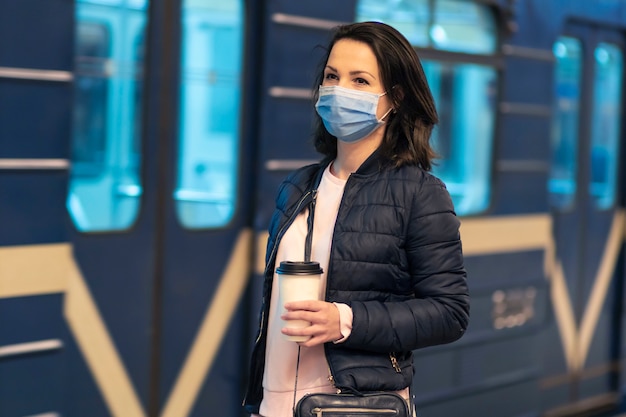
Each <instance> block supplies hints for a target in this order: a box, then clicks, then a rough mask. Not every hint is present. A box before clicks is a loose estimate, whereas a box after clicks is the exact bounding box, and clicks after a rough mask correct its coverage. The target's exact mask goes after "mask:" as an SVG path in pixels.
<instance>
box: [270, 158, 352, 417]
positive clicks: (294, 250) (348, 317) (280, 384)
mask: <svg viewBox="0 0 626 417" xmlns="http://www.w3.org/2000/svg"><path fill="white" fill-rule="evenodd" d="M329 167H330V165H329ZM329 167H327V168H326V170H325V171H324V173H323V175H322V180H321V182H320V185H319V188H318V194H317V200H316V205H315V221H314V222H313V242H312V246H311V260H312V261H316V262H319V263H320V266H321V267H322V269H323V273H322V277H321V285H320V287H321V295H322V297H321V299H324V297H323V295H324V294H325V293H326V273H327V271H328V261H329V257H330V247H331V243H332V236H333V230H334V227H335V221H336V219H337V211H338V210H339V204H340V203H341V197H342V196H343V190H344V187H345V185H346V180H341V179H339V178H337V177H335V176H333V175H332V174H331V173H330V169H329ZM307 217H308V210H305V212H304V213H300V214H299V215H298V216H297V217H296V219H295V220H294V222H293V223H292V224H291V226H290V227H289V229H288V230H287V231H286V232H285V235H284V236H283V238H282V240H281V242H280V244H279V246H278V252H277V254H276V265H279V264H280V262H281V261H301V260H304V241H305V238H306V233H307ZM278 290H279V284H278V276H277V274H276V272H274V280H273V284H272V295H271V299H270V310H269V317H268V330H267V332H268V334H267V350H266V358H265V371H264V374H263V401H262V402H261V408H260V410H259V411H260V415H261V416H266V417H291V416H293V394H294V383H295V371H296V361H297V356H298V344H297V343H296V342H291V341H288V340H286V339H285V336H284V335H283V334H282V333H281V332H280V329H281V328H282V327H284V322H283V321H282V320H281V318H280V315H281V314H282V313H283V311H284V309H283V308H282V306H278V298H279V297H278ZM336 305H337V307H338V308H339V311H340V316H341V326H342V329H341V330H342V335H343V336H344V337H343V339H342V340H344V339H345V338H347V336H349V334H350V330H351V328H352V310H351V309H350V307H348V306H347V305H345V304H336ZM329 376H330V368H329V367H328V362H327V361H326V356H325V354H324V346H323V345H318V346H314V347H310V348H307V347H302V349H301V353H300V366H299V370H298V392H297V395H296V401H298V400H299V399H300V398H301V397H302V396H303V395H304V394H306V393H314V392H335V388H334V387H333V386H332V384H331V382H330V379H329Z"/></svg>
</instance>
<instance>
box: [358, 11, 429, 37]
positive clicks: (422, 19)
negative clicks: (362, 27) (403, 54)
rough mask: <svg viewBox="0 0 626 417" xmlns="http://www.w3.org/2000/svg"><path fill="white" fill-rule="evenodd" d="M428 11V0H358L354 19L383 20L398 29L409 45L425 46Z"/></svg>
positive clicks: (364, 20)
mask: <svg viewBox="0 0 626 417" xmlns="http://www.w3.org/2000/svg"><path fill="white" fill-rule="evenodd" d="M430 13H431V12H430V8H429V0H360V1H359V2H357V13H356V15H357V18H356V21H357V22H367V21H375V22H385V23H387V24H389V25H391V26H393V27H394V28H396V29H398V30H399V31H400V32H401V33H402V34H403V35H404V36H405V37H406V38H407V39H408V40H409V42H411V45H414V46H421V47H427V46H429V44H430V40H429V38H428V28H429V19H430Z"/></svg>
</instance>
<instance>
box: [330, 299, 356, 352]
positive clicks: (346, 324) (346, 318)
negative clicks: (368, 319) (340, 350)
mask: <svg viewBox="0 0 626 417" xmlns="http://www.w3.org/2000/svg"><path fill="white" fill-rule="evenodd" d="M333 304H334V305H335V306H337V310H339V330H340V331H341V336H342V337H341V339H339V340H335V341H334V342H333V343H341V342H344V341H345V340H346V339H347V338H348V337H349V336H350V333H352V309H351V308H350V306H349V305H347V304H343V303H333Z"/></svg>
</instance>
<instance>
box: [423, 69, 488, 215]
mask: <svg viewBox="0 0 626 417" xmlns="http://www.w3.org/2000/svg"><path fill="white" fill-rule="evenodd" d="M424 71H425V72H426V77H427V78H428V82H429V84H430V86H431V90H432V93H433V97H434V98H435V101H436V103H437V111H438V113H439V119H440V123H439V125H438V126H437V127H436V128H435V129H434V130H433V135H432V143H433V147H434V148H435V151H436V152H437V154H438V155H439V158H440V159H438V160H437V161H435V165H434V167H433V173H434V174H435V175H437V176H438V177H439V178H441V180H443V181H444V182H445V183H446V186H447V188H448V190H449V192H450V196H451V197H452V201H453V202H454V207H455V210H456V211H457V213H458V214H459V215H467V214H471V213H477V212H480V211H483V210H485V209H486V208H487V206H488V204H489V192H490V189H489V183H490V170H491V155H492V147H493V135H494V125H495V103H496V97H495V94H496V93H495V90H496V81H497V75H496V71H495V69H493V68H489V67H484V66H481V65H473V64H449V63H437V62H432V61H425V62H424ZM479 138H480V140H479Z"/></svg>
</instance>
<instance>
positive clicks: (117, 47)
mask: <svg viewBox="0 0 626 417" xmlns="http://www.w3.org/2000/svg"><path fill="white" fill-rule="evenodd" d="M145 23H146V1H145V0H133V1H123V0H90V1H78V2H77V4H76V32H75V33H76V44H75V56H76V58H75V68H74V73H75V84H74V85H75V87H74V97H75V104H74V112H73V138H72V170H71V179H70V185H69V191H68V197H67V208H68V211H69V213H70V217H71V219H72V221H73V223H74V225H75V226H76V228H77V229H78V230H80V231H83V232H92V231H113V230H123V229H126V228H128V227H130V226H131V225H132V223H133V222H134V220H135V219H136V217H137V214H138V211H139V202H140V199H139V197H140V195H141V192H142V184H141V178H140V175H139V172H140V164H141V156H140V153H139V148H140V146H139V143H140V139H141V138H140V137H141V134H140V132H141V125H140V120H141V117H140V116H141V111H142V109H141V90H140V86H141V68H142V66H143V49H144V36H143V32H144V28H145Z"/></svg>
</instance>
